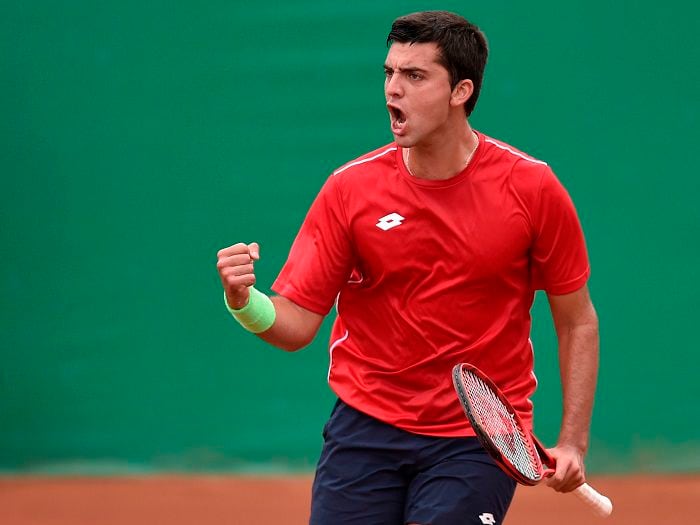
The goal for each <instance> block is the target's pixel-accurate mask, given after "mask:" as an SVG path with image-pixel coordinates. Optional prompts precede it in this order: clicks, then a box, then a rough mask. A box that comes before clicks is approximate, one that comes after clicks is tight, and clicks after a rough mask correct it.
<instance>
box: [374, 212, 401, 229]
mask: <svg viewBox="0 0 700 525" xmlns="http://www.w3.org/2000/svg"><path fill="white" fill-rule="evenodd" d="M405 220H406V218H405V217H402V216H401V215H399V214H398V213H396V212H394V213H390V214H389V215H385V216H384V217H382V218H381V219H379V222H378V223H377V224H376V226H377V228H379V229H381V230H384V231H387V230H391V229H392V228H396V227H397V226H401V223H402V222H403V221H405Z"/></svg>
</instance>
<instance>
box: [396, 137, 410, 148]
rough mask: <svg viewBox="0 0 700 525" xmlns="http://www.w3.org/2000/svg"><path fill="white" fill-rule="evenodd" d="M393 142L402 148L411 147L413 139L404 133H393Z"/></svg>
mask: <svg viewBox="0 0 700 525" xmlns="http://www.w3.org/2000/svg"><path fill="white" fill-rule="evenodd" d="M394 142H396V144H398V145H399V146H401V147H402V148H411V147H413V145H414V141H413V140H411V139H410V138H408V137H407V136H406V135H394Z"/></svg>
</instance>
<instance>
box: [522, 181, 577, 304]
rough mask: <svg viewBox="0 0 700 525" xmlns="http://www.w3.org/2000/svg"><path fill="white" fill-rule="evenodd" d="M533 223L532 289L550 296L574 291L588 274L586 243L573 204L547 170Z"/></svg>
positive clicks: (541, 183)
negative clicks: (539, 290)
mask: <svg viewBox="0 0 700 525" xmlns="http://www.w3.org/2000/svg"><path fill="white" fill-rule="evenodd" d="M533 220H534V228H535V238H534V244H533V246H532V249H531V252H530V253H531V264H532V266H531V267H532V275H533V284H534V288H535V289H541V290H544V291H546V292H547V293H550V294H553V295H563V294H567V293H571V292H575V291H576V290H578V289H579V288H581V287H582V286H583V285H584V284H586V281H587V280H588V277H589V275H590V265H589V262H588V253H587V250H586V242H585V239H584V236H583V230H582V228H581V224H580V221H579V218H578V215H577V213H576V209H575V207H574V203H573V202H572V200H571V197H570V196H569V194H568V192H567V191H566V189H565V188H564V187H563V186H562V184H561V182H559V180H558V179H557V177H556V176H555V175H554V173H553V172H552V170H551V169H549V167H547V168H546V169H545V172H544V174H543V176H542V180H541V182H540V189H539V194H538V199H537V202H536V209H535V213H534V217H533Z"/></svg>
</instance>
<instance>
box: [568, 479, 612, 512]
mask: <svg viewBox="0 0 700 525" xmlns="http://www.w3.org/2000/svg"><path fill="white" fill-rule="evenodd" d="M574 494H576V496H578V497H579V498H580V499H581V500H582V501H583V502H584V503H586V504H587V505H588V506H590V507H591V509H592V510H593V512H595V513H596V515H597V516H600V517H601V518H607V517H608V516H610V514H612V509H613V506H612V501H610V498H607V497H606V496H603V495H602V494H601V493H600V492H598V491H597V490H595V489H594V488H593V487H591V486H590V485H589V484H588V483H584V484H583V485H581V486H580V487H578V488H577V489H576V490H574Z"/></svg>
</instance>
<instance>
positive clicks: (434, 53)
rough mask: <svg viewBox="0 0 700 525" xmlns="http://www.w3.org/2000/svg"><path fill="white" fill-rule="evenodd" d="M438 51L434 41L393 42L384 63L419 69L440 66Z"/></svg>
mask: <svg viewBox="0 0 700 525" xmlns="http://www.w3.org/2000/svg"><path fill="white" fill-rule="evenodd" d="M439 57H440V51H439V48H438V46H437V44H435V43H434V42H429V43H426V44H409V43H400V42H394V43H393V44H391V47H390V48H389V53H388V54H387V56H386V65H387V66H391V67H392V68H394V69H398V68H405V67H418V68H421V69H436V68H441V67H442V65H441V64H440V63H439Z"/></svg>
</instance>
